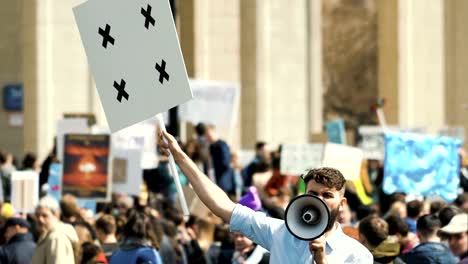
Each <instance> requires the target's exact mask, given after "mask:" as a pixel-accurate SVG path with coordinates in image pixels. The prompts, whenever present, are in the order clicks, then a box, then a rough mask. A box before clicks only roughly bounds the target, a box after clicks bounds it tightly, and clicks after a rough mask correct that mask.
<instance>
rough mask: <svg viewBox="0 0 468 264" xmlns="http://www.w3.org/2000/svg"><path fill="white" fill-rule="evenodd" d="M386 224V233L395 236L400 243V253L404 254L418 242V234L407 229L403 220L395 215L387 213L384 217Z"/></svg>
mask: <svg viewBox="0 0 468 264" xmlns="http://www.w3.org/2000/svg"><path fill="white" fill-rule="evenodd" d="M385 221H386V222H387V224H388V235H389V236H395V237H396V238H397V239H398V241H399V243H400V253H401V254H404V253H406V252H408V251H410V250H411V249H413V248H414V247H416V246H417V245H418V244H419V238H418V236H417V235H416V234H415V233H413V232H410V231H409V227H408V224H407V223H406V221H405V220H403V219H401V217H399V216H397V215H389V216H387V218H385Z"/></svg>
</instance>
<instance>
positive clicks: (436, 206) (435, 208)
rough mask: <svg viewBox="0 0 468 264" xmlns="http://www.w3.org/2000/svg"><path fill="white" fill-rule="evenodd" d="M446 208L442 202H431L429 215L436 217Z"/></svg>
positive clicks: (445, 204)
mask: <svg viewBox="0 0 468 264" xmlns="http://www.w3.org/2000/svg"><path fill="white" fill-rule="evenodd" d="M446 206H447V203H446V202H444V201H433V202H432V203H431V207H430V209H429V214H433V215H438V214H439V212H440V211H441V210H442V209H443V208H444V207H446Z"/></svg>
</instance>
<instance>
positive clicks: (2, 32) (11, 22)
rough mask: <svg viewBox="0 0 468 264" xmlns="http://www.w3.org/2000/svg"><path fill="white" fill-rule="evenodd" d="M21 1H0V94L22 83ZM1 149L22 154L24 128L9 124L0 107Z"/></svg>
mask: <svg viewBox="0 0 468 264" xmlns="http://www.w3.org/2000/svg"><path fill="white" fill-rule="evenodd" d="M21 12H22V10H21V1H2V2H1V8H0V25H1V26H0V38H1V40H0V58H1V63H0V93H2V92H3V88H4V86H5V85H7V84H17V83H22V79H21V75H22V74H21V70H22V69H21V68H22V67H21V57H22V54H21V53H22V52H21V19H19V18H20V17H21ZM0 131H1V132H0V134H1V136H0V149H1V151H8V152H11V153H13V155H14V156H15V157H18V158H20V157H22V155H23V137H22V134H23V127H12V126H11V125H10V124H9V113H7V112H6V111H5V110H4V108H3V102H2V103H1V104H0Z"/></svg>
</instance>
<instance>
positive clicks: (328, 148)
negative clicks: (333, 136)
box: [322, 143, 364, 181]
mask: <svg viewBox="0 0 468 264" xmlns="http://www.w3.org/2000/svg"><path fill="white" fill-rule="evenodd" d="M363 158H364V154H363V152H362V150H361V149H359V148H355V147H350V146H345V145H340V144H334V143H327V144H326V145H325V151H324V154H323V162H322V166H323V167H332V168H335V169H338V170H339V171H340V172H341V173H342V174H343V176H344V177H345V178H346V180H351V181H354V180H357V179H358V178H359V177H360V175H361V166H362V160H363Z"/></svg>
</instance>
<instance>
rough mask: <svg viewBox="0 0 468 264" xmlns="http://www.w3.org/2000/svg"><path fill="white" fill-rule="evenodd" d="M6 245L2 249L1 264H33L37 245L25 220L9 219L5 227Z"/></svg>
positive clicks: (0, 252)
mask: <svg viewBox="0 0 468 264" xmlns="http://www.w3.org/2000/svg"><path fill="white" fill-rule="evenodd" d="M3 228H4V230H5V240H6V244H5V245H3V246H1V247H0V263H18V264H20V263H21V264H26V263H31V260H32V256H33V253H34V249H35V248H36V243H34V241H33V236H32V234H31V233H29V229H30V225H29V223H28V222H27V221H26V220H25V219H23V218H15V217H12V218H9V219H8V220H7V221H6V223H5V226H4V227H3Z"/></svg>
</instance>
